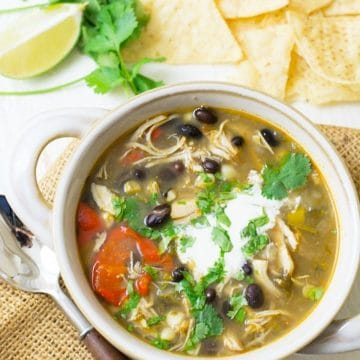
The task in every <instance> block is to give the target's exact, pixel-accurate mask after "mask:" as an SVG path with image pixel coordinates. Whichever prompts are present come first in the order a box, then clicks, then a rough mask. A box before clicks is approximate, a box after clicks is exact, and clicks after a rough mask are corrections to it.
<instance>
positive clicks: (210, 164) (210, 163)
mask: <svg viewBox="0 0 360 360" xmlns="http://www.w3.org/2000/svg"><path fill="white" fill-rule="evenodd" d="M201 166H202V168H203V169H204V171H205V172H206V173H209V174H215V173H217V172H218V171H219V170H220V164H219V163H218V162H217V161H215V160H212V159H205V160H204V161H203V162H202V163H201Z"/></svg>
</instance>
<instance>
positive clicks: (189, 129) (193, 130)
mask: <svg viewBox="0 0 360 360" xmlns="http://www.w3.org/2000/svg"><path fill="white" fill-rule="evenodd" d="M177 130H178V134H179V135H183V136H185V137H187V138H193V139H200V138H202V136H203V134H202V132H201V131H200V129H199V128H197V127H196V126H194V125H191V124H182V125H180V126H178V128H177Z"/></svg>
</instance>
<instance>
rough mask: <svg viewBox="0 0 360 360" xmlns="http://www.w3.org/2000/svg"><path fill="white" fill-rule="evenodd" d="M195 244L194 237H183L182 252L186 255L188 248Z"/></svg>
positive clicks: (181, 242)
mask: <svg viewBox="0 0 360 360" xmlns="http://www.w3.org/2000/svg"><path fill="white" fill-rule="evenodd" d="M194 243H195V238H194V237H193V236H182V237H181V238H180V252H182V253H184V252H185V251H186V249H187V248H189V247H192V246H193V245H194Z"/></svg>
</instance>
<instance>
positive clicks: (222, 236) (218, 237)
mask: <svg viewBox="0 0 360 360" xmlns="http://www.w3.org/2000/svg"><path fill="white" fill-rule="evenodd" d="M211 239H212V241H213V242H214V243H215V244H217V245H218V246H219V247H220V249H221V251H222V252H224V253H225V252H229V251H231V250H232V248H233V244H232V242H231V240H230V237H229V235H228V233H227V232H226V230H224V229H223V228H221V227H219V226H216V227H214V228H213V230H212V232H211Z"/></svg>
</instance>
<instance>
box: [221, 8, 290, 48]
mask: <svg viewBox="0 0 360 360" xmlns="http://www.w3.org/2000/svg"><path fill="white" fill-rule="evenodd" d="M227 23H228V25H229V28H230V30H231V32H232V33H233V34H234V35H235V37H236V38H237V40H238V41H239V38H238V36H237V35H238V34H240V33H241V32H242V31H245V30H255V29H263V28H265V27H268V26H271V25H280V24H287V16H286V11H284V10H279V11H274V12H272V13H270V14H264V15H259V16H254V17H252V18H248V19H231V20H228V21H227Z"/></svg>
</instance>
